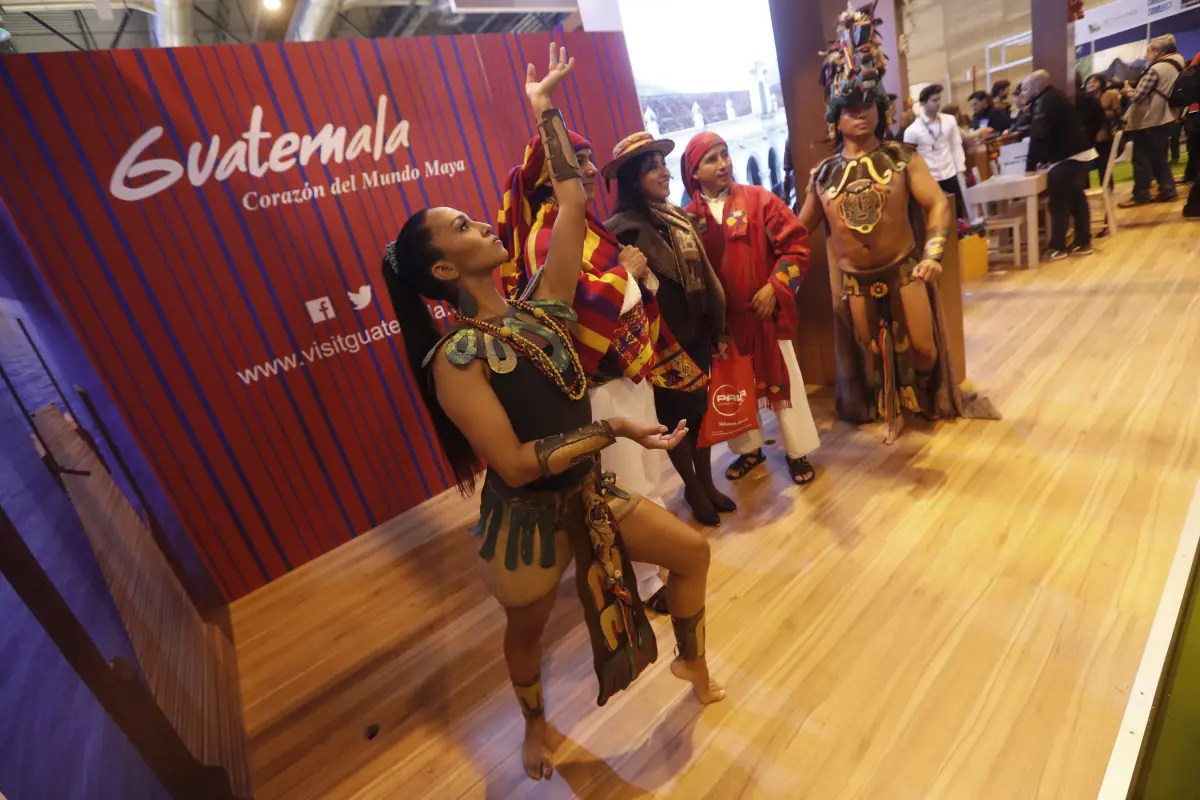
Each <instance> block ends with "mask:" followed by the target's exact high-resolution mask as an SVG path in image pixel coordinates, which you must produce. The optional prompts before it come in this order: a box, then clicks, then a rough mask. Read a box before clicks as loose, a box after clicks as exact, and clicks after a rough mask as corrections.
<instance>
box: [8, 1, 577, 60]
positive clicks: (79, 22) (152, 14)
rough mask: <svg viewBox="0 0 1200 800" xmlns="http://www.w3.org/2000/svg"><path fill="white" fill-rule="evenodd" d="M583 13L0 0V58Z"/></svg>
mask: <svg viewBox="0 0 1200 800" xmlns="http://www.w3.org/2000/svg"><path fill="white" fill-rule="evenodd" d="M273 3H275V4H277V5H278V7H277V8H276V9H274V10H271V9H270V7H269V6H270V5H272V4H273ZM575 10H576V4H575V0H93V1H92V2H87V1H86V0H11V2H4V0H0V29H3V30H5V31H7V32H8V36H7V38H6V39H5V41H3V42H0V54H3V53H46V52H60V51H66V50H108V49H114V48H120V49H125V48H134V47H155V46H160V45H161V46H175V47H178V46H186V45H212V44H234V43H246V42H274V41H282V40H285V39H288V40H299V41H316V40H324V39H357V38H362V37H393V36H440V35H454V34H471V33H527V32H534V31H547V30H552V29H554V28H555V27H556V26H557V25H559V24H561V23H563V22H564V21H565V20H567V18H568V17H569V16H570V15H571V14H572V13H574V12H575ZM0 38H4V35H3V34H0Z"/></svg>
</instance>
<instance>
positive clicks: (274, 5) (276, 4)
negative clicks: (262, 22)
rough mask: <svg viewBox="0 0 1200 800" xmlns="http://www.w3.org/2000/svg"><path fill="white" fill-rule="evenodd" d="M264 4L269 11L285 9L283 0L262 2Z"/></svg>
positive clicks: (265, 0)
mask: <svg viewBox="0 0 1200 800" xmlns="http://www.w3.org/2000/svg"><path fill="white" fill-rule="evenodd" d="M262 4H263V8H265V9H266V10H267V11H278V10H279V9H281V8H283V0H262Z"/></svg>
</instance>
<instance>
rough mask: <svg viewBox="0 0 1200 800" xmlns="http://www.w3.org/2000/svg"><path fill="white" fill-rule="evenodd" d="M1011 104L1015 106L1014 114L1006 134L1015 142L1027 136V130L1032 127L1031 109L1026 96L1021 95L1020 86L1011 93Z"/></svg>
mask: <svg viewBox="0 0 1200 800" xmlns="http://www.w3.org/2000/svg"><path fill="white" fill-rule="evenodd" d="M1013 102H1014V103H1015V105H1016V113H1015V114H1014V115H1013V123H1012V127H1011V128H1009V129H1008V134H1009V137H1010V138H1012V139H1013V140H1014V141H1015V140H1019V139H1024V138H1025V137H1026V136H1028V135H1029V128H1030V126H1032V125H1033V109H1032V108H1031V107H1030V104H1029V97H1028V95H1023V94H1022V93H1021V87H1020V86H1018V87H1017V88H1016V91H1015V92H1014V93H1013Z"/></svg>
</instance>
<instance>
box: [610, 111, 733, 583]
mask: <svg viewBox="0 0 1200 800" xmlns="http://www.w3.org/2000/svg"><path fill="white" fill-rule="evenodd" d="M674 148H675V143H674V142H672V141H670V140H669V139H667V140H656V139H654V138H652V137H651V136H650V134H648V133H646V132H644V131H642V132H638V133H634V134H631V135H629V136H626V137H625V138H624V139H622V140H621V141H620V142H618V143H617V146H616V147H615V148H613V157H612V160H611V161H609V162H608V163H607V164H605V165H604V169H603V170H601V174H602V175H603V176H604V178H605V180H606V181H612V180H616V182H617V213H616V214H614V215H613V216H612V218H610V219H609V220H608V221H607V222H605V223H604V225H605V227H607V228H608V229H609V230H610V231H612V233H613V235H614V236H616V237H617V240H618V241H619V242H621V244H623V245H625V246H627V247H636V248H637V249H638V250H640V251H641V252H642V253H643V254H645V256H646V260H647V261H648V262H649V265H650V270H651V272H653V273H654V275H655V277H657V278H658V283H659V286H658V305H659V308H660V309H661V311H662V317H663V321H664V322H666V323H667V327H668V328H670V330H671V332H672V333H673V334H675V338H676V339H678V341H679V343H680V344H681V345H682V346H683V349H684V350H686V351H687V354H688V355H689V356H691V358H692V360H693V361H694V362H695V363H696V364H698V365H699V366H700V368H701V369H702V370H703V371H704V372H705V374H707V373H708V372H709V371H710V370H711V368H712V359H713V354H714V352H715V353H716V354H717V355H721V356H723V355H724V354H725V352H726V350H727V348H728V342H729V336H728V334H727V333H726V331H725V291H724V289H723V288H722V286H721V281H720V279H719V278H718V277H717V273H716V271H715V270H714V269H713V266H712V263H711V262H710V261H709V260H708V256H707V254H705V252H704V245H703V244H702V243H701V241H700V234H698V233H697V232H696V228H695V226H693V225H692V221H691V219H689V218H688V215H687V212H685V211H684V210H683V209H682V208H680V207H679V206H677V205H675V204H674V203H672V202H671V201H670V200H669V199H668V198H669V197H670V196H671V171H670V170H669V169H667V166H666V163H665V162H664V160H663V159H664V157H665V156H666V155H667V154H669V153H670V152H671V151H672V150H673V149H674ZM654 406H655V409H656V410H657V413H658V418H659V420H660V421H661V420H666V419H669V420H674V422H672V423H671V425H672V426H674V425H675V424H676V422H678V421H679V420H684V421H685V423H686V425H687V427H688V430H689V431H690V432H689V434H688V435H687V436H686V437H685V438H684V440H683V441H682V442H680V443H679V446H678V447H676V448H675V449H673V450H672V451H671V452H670V458H671V464H672V465H673V466H674V467H675V471H676V472H678V473H679V477H680V478H682V479H683V487H684V499H685V500H687V503H688V505H689V506H691V509H692V513H693V514H695V515H696V519H697V520H699V521H700V522H701V523H702V524H704V525H708V526H710V527H712V526H716V525H720V524H721V517H720V516H719V514H722V513H725V514H727V513H731V512H733V511H735V510H737V504H735V503H734V502H733V501H732V500H731V499H729V498H728V497H726V496H725V495H724V494H722V493H721V492H720V491H718V490H717V487H716V485H715V484H714V483H713V476H712V448H711V447H699V446H698V437H699V434H700V425H701V423H702V422H703V420H704V414H705V413H706V412H707V410H708V393H707V392H682V391H676V390H674V389H668V388H664V387H661V386H655V387H654ZM663 424H666V423H663ZM669 585H670V584H669V583H668V586H669Z"/></svg>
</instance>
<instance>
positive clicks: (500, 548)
mask: <svg viewBox="0 0 1200 800" xmlns="http://www.w3.org/2000/svg"><path fill="white" fill-rule="evenodd" d="M639 502H641V497H640V495H635V494H629V493H627V492H625V491H623V490H621V489H620V488H619V487H618V486H617V485H616V479H615V476H613V475H612V473H601V471H600V469H599V468H595V469H593V470H592V471H591V472H589V473H588V474H587V476H586V477H585V478H584V479H583V480H582V481H581V482H580V483H579V484H578V485H577V486H573V487H571V488H570V489H566V490H563V491H559V492H534V491H528V490H524V489H514V488H511V487H508V486H505V485H504V484H503V482H501V481H499V480H498V479H496V478H495V477H493V476H492V475H491V474H489V476H488V480H487V481H486V482H485V483H484V487H483V496H482V499H481V503H480V518H479V522H478V523H477V524H476V525H475V527H474V528H472V530H471V533H472V535H473V536H479V537H482V539H483V543H482V545H481V547H480V548H479V557H480V571H481V573H482V575H483V579H484V582H485V583H486V584H487V586H488V589H489V590H490V591H491V593H492V596H494V597H495V598H496V600H497V601H498V602H499V603H500V605H502V606H504V607H505V608H520V607H522V606H527V605H529V604H531V603H534V602H536V601H538V600H540V599H541V598H543V597H545V596H546V595H547V594H549V593H550V592H553V591H556V590H557V587H558V583H559V581H560V580H561V579H562V576H563V573H564V572H565V571H566V569H567V566H568V565H569V564H570V563H571V559H572V558H574V559H575V560H576V561H577V566H576V569H575V588H576V591H577V592H578V594H579V599H580V602H581V603H582V605H583V612H584V620H585V621H586V623H587V627H588V635H589V637H590V638H591V643H592V657H593V662H594V667H595V670H596V677H597V679H598V680H599V683H600V693H599V696H598V697H597V700H596V702H597V704H598V705H604V704H605V703H606V702H607V701H608V699H609V698H610V697H611V696H612V695H614V694H616V693H617V692H619V691H621V690H622V689H625V688H627V687H628V686H629V685H630V684H631V683H633V681H634V679H636V678H637V676H638V675H640V674H641V672H642V670H644V669H645V668H646V667H648V666H649V665H650V664H652V663H654V661H655V660H656V659H657V658H658V642H657V640H656V639H655V636H654V630H653V629H652V628H651V627H650V622H649V620H648V619H647V618H646V613H645V611H644V610H643V608H642V601H641V598H640V597H639V596H638V593H637V580H636V578H635V577H634V573H633V564H632V562H631V561H630V560H629V556H628V554H627V553H626V551H625V545H624V542H623V541H622V539H621V533H620V522H621V520H623V519H625V518H626V517H628V516H629V514H631V513H633V511H634V509H636V508H637V506H638V503H639Z"/></svg>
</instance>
